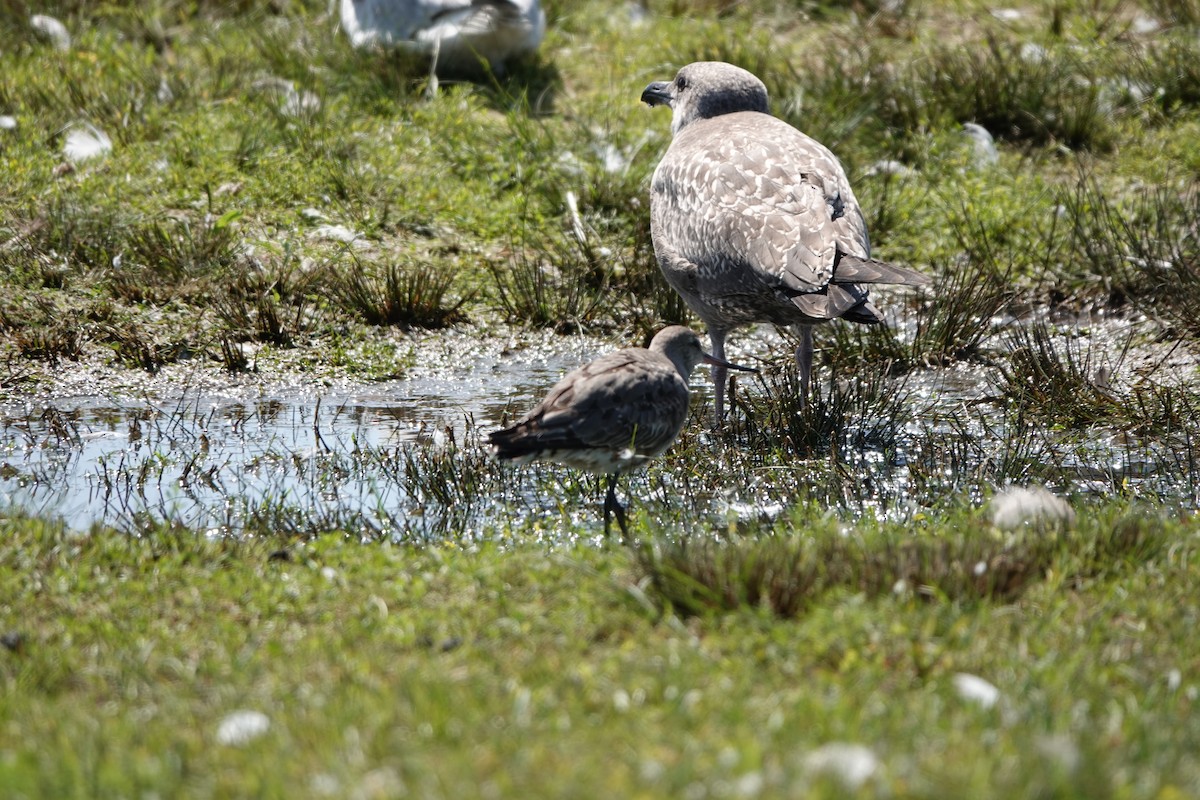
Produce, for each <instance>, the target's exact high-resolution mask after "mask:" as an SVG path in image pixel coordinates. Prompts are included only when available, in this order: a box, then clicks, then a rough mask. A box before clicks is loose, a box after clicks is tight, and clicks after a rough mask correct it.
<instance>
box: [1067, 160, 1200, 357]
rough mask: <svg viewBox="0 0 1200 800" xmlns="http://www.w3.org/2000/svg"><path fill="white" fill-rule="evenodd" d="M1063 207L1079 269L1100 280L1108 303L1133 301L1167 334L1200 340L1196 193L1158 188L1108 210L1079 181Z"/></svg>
mask: <svg viewBox="0 0 1200 800" xmlns="http://www.w3.org/2000/svg"><path fill="white" fill-rule="evenodd" d="M1063 203H1064V205H1065V206H1066V207H1067V208H1068V209H1069V211H1070V214H1071V217H1072V218H1073V219H1074V220H1075V229H1074V240H1073V244H1074V245H1075V252H1077V253H1078V256H1079V259H1080V260H1081V261H1082V262H1083V263H1082V264H1081V267H1083V268H1084V269H1087V270H1089V271H1090V272H1092V273H1093V274H1095V273H1098V274H1099V278H1100V283H1101V284H1102V285H1103V286H1105V287H1107V290H1108V292H1109V298H1108V299H1109V301H1110V302H1112V303H1114V304H1120V303H1122V302H1124V301H1128V302H1130V303H1132V304H1133V305H1134V306H1135V307H1136V308H1137V309H1138V310H1139V311H1141V312H1142V313H1144V314H1146V315H1147V316H1149V317H1151V318H1153V319H1156V320H1158V321H1160V322H1161V323H1163V324H1164V325H1165V326H1166V327H1167V329H1168V331H1167V335H1169V336H1175V337H1188V338H1192V339H1196V338H1200V237H1198V236H1197V231H1196V220H1197V219H1198V218H1200V191H1198V190H1196V189H1189V190H1187V191H1184V192H1178V191H1172V190H1171V189H1167V188H1161V189H1156V190H1153V191H1151V192H1149V193H1148V194H1145V195H1142V196H1139V197H1137V198H1135V199H1133V200H1132V201H1130V202H1128V203H1123V204H1114V203H1113V202H1111V201H1110V200H1109V199H1108V197H1107V196H1106V195H1105V194H1104V192H1102V191H1101V189H1100V188H1099V187H1098V186H1096V185H1095V184H1094V183H1092V182H1088V181H1084V182H1081V183H1080V185H1079V186H1078V187H1077V188H1076V189H1075V191H1074V192H1072V193H1070V194H1068V195H1066V196H1065V197H1064V198H1063Z"/></svg>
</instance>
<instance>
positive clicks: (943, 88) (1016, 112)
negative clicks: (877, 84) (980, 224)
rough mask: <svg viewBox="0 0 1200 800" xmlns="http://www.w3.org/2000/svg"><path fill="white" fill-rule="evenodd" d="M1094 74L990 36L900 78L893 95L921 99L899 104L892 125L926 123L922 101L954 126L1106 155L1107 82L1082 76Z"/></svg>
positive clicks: (1046, 52) (1044, 51)
mask: <svg viewBox="0 0 1200 800" xmlns="http://www.w3.org/2000/svg"><path fill="white" fill-rule="evenodd" d="M1096 72H1097V69H1096V65H1087V64H1084V63H1082V62H1081V61H1080V56H1078V55H1077V54H1076V53H1075V52H1074V51H1072V50H1070V49H1068V48H1063V47H1059V48H1042V47H1038V46H1036V45H1030V44H1029V43H1028V42H1024V41H1020V40H1017V39H1015V38H1014V39H1009V40H1001V39H1000V38H998V37H997V36H995V35H989V36H988V37H987V41H986V43H985V44H984V46H981V47H962V46H955V47H953V48H949V47H946V48H940V49H937V50H935V51H934V52H933V53H931V54H930V55H929V57H928V58H925V59H921V60H919V61H917V62H915V66H914V67H913V74H911V75H907V76H904V77H903V78H901V79H898V80H895V81H894V82H893V84H892V86H891V91H892V92H902V93H903V92H909V91H914V92H916V93H918V96H917V97H916V98H913V99H912V100H911V101H910V102H907V103H903V102H902V103H897V104H895V105H894V106H893V107H894V108H895V109H896V110H897V111H898V112H899V113H898V115H897V118H896V119H894V120H892V123H893V124H895V125H898V126H900V127H905V126H910V125H914V124H920V123H921V122H922V121H923V120H927V118H928V114H929V111H928V108H927V107H926V108H923V107H922V106H923V105H925V103H922V102H921V100H920V98H924V100H925V101H926V103H927V104H928V107H932V108H934V109H939V110H940V111H941V112H942V113H943V114H945V115H946V116H948V117H950V118H951V119H953V120H954V121H956V122H976V123H978V124H980V125H982V126H983V127H985V128H987V129H988V130H989V131H991V132H992V134H993V135H994V136H996V137H997V138H1000V139H1005V140H1007V141H1010V142H1017V143H1024V144H1029V145H1034V146H1042V145H1047V144H1060V145H1064V146H1066V147H1068V148H1071V149H1073V150H1075V149H1080V150H1090V151H1094V152H1104V151H1107V150H1109V149H1110V148H1111V147H1112V144H1113V140H1114V138H1115V134H1114V131H1113V127H1112V122H1111V119H1110V114H1109V113H1107V112H1106V110H1105V108H1104V104H1103V102H1102V97H1101V84H1100V82H1098V81H1095V80H1081V77H1080V76H1081V75H1095V74H1096ZM883 107H884V108H887V104H884V105H883Z"/></svg>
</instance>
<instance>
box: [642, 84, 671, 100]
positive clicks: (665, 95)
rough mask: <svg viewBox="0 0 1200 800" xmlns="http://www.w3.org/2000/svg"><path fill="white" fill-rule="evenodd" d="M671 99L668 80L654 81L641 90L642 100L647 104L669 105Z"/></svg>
mask: <svg viewBox="0 0 1200 800" xmlns="http://www.w3.org/2000/svg"><path fill="white" fill-rule="evenodd" d="M671 99H672V97H671V82H670V81H655V82H654V83H652V84H650V85H649V86H647V87H646V88H645V89H643V90H642V102H643V103H645V104H646V105H648V106H670V105H671Z"/></svg>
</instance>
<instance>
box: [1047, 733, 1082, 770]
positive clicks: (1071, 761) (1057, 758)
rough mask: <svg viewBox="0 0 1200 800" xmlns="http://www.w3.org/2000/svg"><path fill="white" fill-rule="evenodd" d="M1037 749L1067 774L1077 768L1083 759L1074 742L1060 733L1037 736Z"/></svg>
mask: <svg viewBox="0 0 1200 800" xmlns="http://www.w3.org/2000/svg"><path fill="white" fill-rule="evenodd" d="M1037 749H1038V751H1039V752H1041V754H1042V755H1043V756H1044V757H1045V758H1046V759H1048V760H1049V761H1052V762H1054V763H1055V764H1057V765H1058V766H1059V767H1060V768H1062V770H1063V771H1064V772H1066V773H1068V774H1070V773H1072V772H1075V770H1077V769H1079V764H1080V762H1081V761H1082V760H1083V756H1082V754H1080V752H1079V747H1078V746H1077V745H1076V744H1075V742H1074V741H1072V740H1071V739H1070V738H1068V737H1067V736H1063V735H1061V734H1057V735H1052V736H1043V737H1041V738H1039V739H1038V740H1037Z"/></svg>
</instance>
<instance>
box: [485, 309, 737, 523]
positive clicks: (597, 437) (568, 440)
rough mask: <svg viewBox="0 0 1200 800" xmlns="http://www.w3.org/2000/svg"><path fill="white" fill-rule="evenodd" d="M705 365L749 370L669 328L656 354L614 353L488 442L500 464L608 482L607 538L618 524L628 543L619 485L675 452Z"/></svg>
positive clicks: (653, 349)
mask: <svg viewBox="0 0 1200 800" xmlns="http://www.w3.org/2000/svg"><path fill="white" fill-rule="evenodd" d="M701 361H704V362H707V363H709V364H713V365H714V366H721V367H723V368H725V369H731V368H732V369H741V370H745V369H747V368H746V367H739V366H737V365H736V364H730V363H729V362H727V361H724V360H722V359H717V358H714V357H712V356H710V355H709V354H707V353H705V352H704V350H703V348H702V347H701V344H700V337H699V336H697V335H696V333H695V331H692V330H690V329H688V328H685V327H682V326H680V325H672V326H671V327H669V328H663V329H662V330H661V331H659V332H658V333H657V334H655V336H654V338H653V339H652V340H651V342H650V347H649V348H648V349H647V348H642V347H630V348H626V349H624V350H618V351H616V352H615V353H608V354H607V355H603V356H601V357H600V358H597V359H596V360H595V361H592V362H590V363H588V364H585V365H583V366H582V367H579V368H578V369H576V370H574V371H572V372H570V373H568V374H567V375H566V376H565V377H564V378H563V379H562V380H560V381H559V382H558V383H556V384H555V385H554V388H552V389H551V390H550V392H549V394H547V395H546V398H545V399H544V400H542V402H540V403H539V404H538V405H537V406H536V407H535V408H534V409H533V410H532V411H530V412H529V413H528V414H526V415H525V416H524V417H522V418H521V420H520V421H519V422H517V423H516V424H515V425H513V426H512V427H509V428H506V429H504V430H501V431H496V432H494V433H492V434H490V435H489V436H488V441H489V443H490V444H491V447H492V452H493V453H494V454H495V455H496V456H497V457H499V458H501V459H505V460H512V461H517V462H519V463H528V462H530V461H542V460H545V461H556V462H558V463H560V464H565V465H567V466H570V467H575V468H577V469H582V470H586V471H588V472H594V473H597V474H600V475H607V476H608V494H607V495H606V496H605V498H604V533H605V535H606V536H607V535H608V533H609V531H610V529H611V517H612V516H613V515H615V516H616V518H617V523H618V524H619V525H620V527H621V535H622V536H627V535H628V529H627V528H626V525H625V509H624V508H622V507H621V504H620V503H618V502H617V494H616V484H617V478H618V477H619V476H620V475H623V474H624V473H626V472H629V471H631V470H633V469H636V468H637V467H640V466H642V465H644V464H646V463H647V462H648V461H650V459H652V458H654V457H655V456H658V455H660V454H661V453H663V451H665V450H666V449H667V448H668V447H670V446H671V445H672V444H673V443H674V442H675V440H676V439H677V438H678V437H679V432H680V431H681V430H683V423H684V422H685V421H686V420H687V412H688V379H689V378H690V377H691V375H692V369H694V368H695V366H696V365H697V364H699V363H700V362H701Z"/></svg>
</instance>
